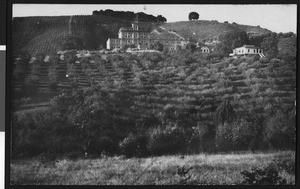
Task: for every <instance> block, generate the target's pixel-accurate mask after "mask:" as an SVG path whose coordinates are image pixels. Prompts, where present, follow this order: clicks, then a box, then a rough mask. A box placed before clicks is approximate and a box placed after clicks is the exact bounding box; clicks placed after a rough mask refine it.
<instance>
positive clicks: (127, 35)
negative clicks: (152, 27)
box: [124, 33, 147, 38]
mask: <svg viewBox="0 0 300 189" xmlns="http://www.w3.org/2000/svg"><path fill="white" fill-rule="evenodd" d="M124 37H125V38H131V37H132V33H125V34H124ZM137 37H138V35H137V33H134V38H137ZM140 37H141V38H146V37H147V34H145V33H141V34H140Z"/></svg>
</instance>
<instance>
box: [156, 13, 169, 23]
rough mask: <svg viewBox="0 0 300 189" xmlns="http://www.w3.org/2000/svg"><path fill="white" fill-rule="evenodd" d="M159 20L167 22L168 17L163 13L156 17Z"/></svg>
mask: <svg viewBox="0 0 300 189" xmlns="http://www.w3.org/2000/svg"><path fill="white" fill-rule="evenodd" d="M156 20H157V22H167V19H166V18H165V17H163V16H162V15H158V16H157V17H156Z"/></svg>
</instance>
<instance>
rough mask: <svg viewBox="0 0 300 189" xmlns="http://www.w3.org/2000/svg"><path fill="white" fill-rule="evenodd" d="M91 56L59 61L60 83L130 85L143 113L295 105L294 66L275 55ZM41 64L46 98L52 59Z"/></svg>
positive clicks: (205, 113) (40, 83)
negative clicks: (229, 104)
mask: <svg viewBox="0 0 300 189" xmlns="http://www.w3.org/2000/svg"><path fill="white" fill-rule="evenodd" d="M87 60H88V62H87ZM87 60H84V59H83V58H75V59H74V60H73V61H74V62H71V63H66V62H65V60H60V61H59V62H58V63H56V64H57V66H56V68H55V70H56V71H57V78H58V83H59V84H58V85H59V86H60V87H61V88H66V87H68V86H70V84H71V82H72V80H71V79H68V78H66V74H69V75H70V74H72V75H75V77H77V82H78V83H79V85H80V86H89V85H90V84H91V82H92V81H93V82H99V83H103V82H104V83H105V82H107V80H108V79H109V80H111V81H114V82H115V83H116V86H118V85H124V86H127V89H128V92H129V94H130V95H131V96H132V97H133V102H134V105H135V106H137V107H140V108H138V109H139V110H141V111H144V110H146V109H148V108H150V107H152V108H162V107H164V106H165V105H167V104H172V105H174V106H175V107H177V108H179V109H182V110H183V111H185V110H188V109H193V108H195V109H197V110H198V111H200V112H201V114H203V115H202V116H203V119H204V118H205V119H211V115H212V114H213V112H214V111H215V108H216V105H217V104H218V103H219V102H221V101H222V100H223V99H224V98H230V99H232V100H234V104H235V106H236V108H237V110H239V109H240V110H241V111H244V110H245V109H243V108H241V104H244V105H245V106H248V105H250V106H252V105H251V104H247V103H249V102H250V101H251V102H252V101H253V102H254V101H256V100H257V99H256V98H259V99H261V102H260V103H262V104H261V105H265V104H268V103H269V104H270V105H271V106H273V107H289V108H292V107H293V105H294V101H295V68H294V66H295V65H293V63H288V64H287V63H284V62H283V61H280V60H276V59H275V60H272V61H271V62H268V61H265V60H263V59H262V60H260V61H259V60H258V61H253V60H252V58H250V59H238V60H234V59H233V58H226V59H225V60H215V61H213V60H205V59H203V58H201V55H200V54H194V55H191V54H185V53H184V51H183V52H180V53H171V54H169V55H168V56H165V55H161V54H157V53H153V54H151V53H148V54H147V53H146V54H142V55H138V56H137V55H128V54H111V55H104V54H99V53H96V54H94V55H92V56H91V57H88V59H87ZM75 61H77V62H78V63H75ZM40 66H41V67H40V69H39V70H40V71H39V73H38V74H37V76H38V77H39V81H38V83H37V91H40V92H41V93H45V94H48V95H47V96H49V94H51V93H54V94H55V92H54V91H52V90H51V89H50V87H49V86H50V80H49V76H48V74H49V68H50V66H51V63H49V62H48V63H42V64H40ZM87 68H88V69H87ZM28 69H29V70H28V71H26V72H25V75H23V76H20V77H19V78H16V80H14V81H15V82H14V87H15V89H16V90H17V91H21V92H22V91H24V90H22V86H23V87H24V81H25V78H26V77H28V76H29V75H30V70H31V71H32V69H33V66H32V65H31V66H30V67H29V68H28ZM54 94H53V95H54ZM38 96H43V95H38ZM32 99H33V100H37V99H35V98H32ZM48 99H49V97H48ZM47 101H48V100H47V98H46V100H45V99H44V102H47ZM261 105H260V106H258V107H260V108H261ZM260 108H259V109H260ZM140 113H141V112H140Z"/></svg>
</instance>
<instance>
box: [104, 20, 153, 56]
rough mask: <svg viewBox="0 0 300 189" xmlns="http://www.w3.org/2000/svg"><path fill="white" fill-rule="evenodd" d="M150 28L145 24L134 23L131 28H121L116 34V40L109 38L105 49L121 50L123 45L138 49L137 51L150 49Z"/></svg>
mask: <svg viewBox="0 0 300 189" xmlns="http://www.w3.org/2000/svg"><path fill="white" fill-rule="evenodd" d="M149 34H150V27H149V24H147V23H141V22H134V23H132V25H131V27H126V28H125V27H122V28H120V29H119V32H118V39H113V38H109V39H108V40H107V42H106V48H107V49H109V50H112V49H114V48H121V47H123V46H125V45H131V44H133V45H134V46H136V47H138V48H139V49H149V48H150V35H149Z"/></svg>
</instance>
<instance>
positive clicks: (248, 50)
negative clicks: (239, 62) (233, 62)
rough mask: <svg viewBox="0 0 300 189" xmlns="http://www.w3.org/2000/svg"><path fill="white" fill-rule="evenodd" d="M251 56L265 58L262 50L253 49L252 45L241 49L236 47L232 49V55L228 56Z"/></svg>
mask: <svg viewBox="0 0 300 189" xmlns="http://www.w3.org/2000/svg"><path fill="white" fill-rule="evenodd" d="M251 55H259V56H260V57H265V55H264V54H263V50H262V49H261V48H259V47H255V46H254V45H244V46H242V47H238V48H235V49H233V53H230V54H229V56H251Z"/></svg>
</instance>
